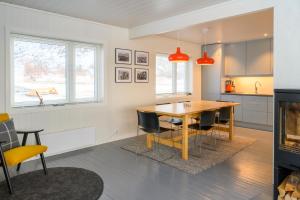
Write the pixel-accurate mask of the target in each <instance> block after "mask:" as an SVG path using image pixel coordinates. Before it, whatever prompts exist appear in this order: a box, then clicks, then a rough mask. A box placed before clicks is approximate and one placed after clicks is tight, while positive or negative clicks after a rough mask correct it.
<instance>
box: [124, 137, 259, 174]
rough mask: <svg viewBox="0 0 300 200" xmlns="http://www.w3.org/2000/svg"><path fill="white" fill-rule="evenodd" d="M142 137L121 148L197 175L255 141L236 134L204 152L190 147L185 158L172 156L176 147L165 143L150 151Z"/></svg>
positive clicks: (192, 139)
mask: <svg viewBox="0 0 300 200" xmlns="http://www.w3.org/2000/svg"><path fill="white" fill-rule="evenodd" d="M167 134H169V135H167ZM170 134H171V133H170V132H166V133H165V135H162V137H164V138H169V137H171V135H170ZM221 134H224V137H226V136H227V134H226V133H224V132H223V133H221ZM140 137H141V138H139V139H138V141H140V142H139V143H138V144H137V143H136V141H137V140H136V139H134V140H130V141H129V142H128V144H127V145H124V146H122V147H121V148H122V149H125V150H127V151H130V152H132V153H135V154H136V153H137V154H139V155H142V156H145V157H147V158H149V159H152V160H156V161H159V162H162V163H164V164H167V165H169V166H171V167H174V168H176V169H179V170H182V171H184V172H186V173H188V174H192V175H196V174H198V173H200V172H202V171H204V170H207V169H209V168H211V167H213V166H215V165H217V164H220V163H222V162H224V161H225V160H227V159H229V158H231V157H232V156H234V155H235V154H237V153H238V152H240V151H242V150H243V149H245V148H246V147H248V146H250V145H252V144H253V143H254V142H255V139H253V138H251V137H243V136H236V137H235V138H234V140H232V141H230V142H229V141H224V140H222V139H221V140H219V139H218V142H217V145H216V148H215V149H214V150H212V149H209V148H203V149H202V152H201V153H199V151H198V150H195V149H190V158H189V159H188V160H183V159H181V158H180V156H179V157H178V156H173V157H172V155H174V149H173V148H171V147H168V146H165V145H161V146H160V147H159V152H153V151H149V149H148V148H147V146H146V142H145V141H146V137H145V136H140ZM189 142H190V143H193V142H194V138H193V137H190V139H189ZM137 145H138V146H137ZM157 153H159V154H160V155H161V156H158V155H157ZM162 155H163V156H162Z"/></svg>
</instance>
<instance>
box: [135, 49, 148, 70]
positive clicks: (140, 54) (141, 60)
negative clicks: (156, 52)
mask: <svg viewBox="0 0 300 200" xmlns="http://www.w3.org/2000/svg"><path fill="white" fill-rule="evenodd" d="M134 64H135V65H142V66H149V52H146V51H134Z"/></svg>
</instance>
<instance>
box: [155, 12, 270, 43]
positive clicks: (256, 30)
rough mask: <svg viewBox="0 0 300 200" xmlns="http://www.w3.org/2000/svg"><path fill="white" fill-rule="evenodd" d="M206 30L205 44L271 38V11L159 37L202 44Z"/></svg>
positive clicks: (219, 21) (197, 26)
mask: <svg viewBox="0 0 300 200" xmlns="http://www.w3.org/2000/svg"><path fill="white" fill-rule="evenodd" d="M204 28H208V29H209V31H208V33H207V34H205V35H206V43H207V44H211V43H217V42H222V43H226V42H237V41H245V40H253V39H259V38H263V37H264V33H267V34H268V36H267V37H272V36H273V9H269V10H265V11H262V12H257V13H251V14H246V15H242V16H237V17H231V18H226V19H222V20H217V21H213V22H208V23H203V24H198V25H195V26H191V27H187V28H185V29H182V30H179V31H173V32H169V33H164V34H161V36H164V37H169V38H174V39H178V38H179V40H183V41H189V42H194V43H202V44H203V43H204V37H203V35H204V34H202V30H203V29H204Z"/></svg>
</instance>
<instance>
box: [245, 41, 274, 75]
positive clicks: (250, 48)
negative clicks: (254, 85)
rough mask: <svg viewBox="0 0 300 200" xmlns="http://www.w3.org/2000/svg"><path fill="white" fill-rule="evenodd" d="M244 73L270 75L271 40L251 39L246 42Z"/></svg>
mask: <svg viewBox="0 0 300 200" xmlns="http://www.w3.org/2000/svg"><path fill="white" fill-rule="evenodd" d="M246 74H247V75H250V76H251V75H271V74H272V67H271V40H270V39H263V40H253V41H248V42H247V44H246Z"/></svg>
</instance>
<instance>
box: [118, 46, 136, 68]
mask: <svg viewBox="0 0 300 200" xmlns="http://www.w3.org/2000/svg"><path fill="white" fill-rule="evenodd" d="M115 63H116V64H125V65H131V63H132V51H131V50H130V49H119V48H116V49H115Z"/></svg>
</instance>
